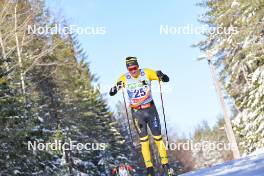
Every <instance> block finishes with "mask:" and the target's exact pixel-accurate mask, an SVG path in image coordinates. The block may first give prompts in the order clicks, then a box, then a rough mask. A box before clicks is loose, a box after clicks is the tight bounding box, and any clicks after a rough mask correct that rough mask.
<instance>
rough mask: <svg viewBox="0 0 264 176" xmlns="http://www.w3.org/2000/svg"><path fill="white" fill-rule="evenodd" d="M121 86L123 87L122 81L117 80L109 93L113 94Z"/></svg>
mask: <svg viewBox="0 0 264 176" xmlns="http://www.w3.org/2000/svg"><path fill="white" fill-rule="evenodd" d="M122 87H124V83H123V82H122V81H119V82H117V84H116V85H115V86H114V87H112V88H111V89H110V92H109V95H110V96H114V95H115V94H116V93H117V91H118V90H120V89H121V88H122Z"/></svg>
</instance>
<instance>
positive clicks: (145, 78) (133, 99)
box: [118, 68, 168, 167]
mask: <svg viewBox="0 0 264 176" xmlns="http://www.w3.org/2000/svg"><path fill="white" fill-rule="evenodd" d="M153 80H159V78H158V75H157V73H156V72H155V71H153V70H151V69H147V68H146V69H139V75H138V77H137V78H134V77H132V76H131V75H130V74H129V73H126V74H123V75H122V76H121V77H120V78H119V79H118V82H119V83H120V82H121V81H122V83H123V84H122V85H123V87H124V88H126V90H127V93H128V97H129V101H130V107H131V111H132V117H133V122H134V125H135V128H136V130H137V132H138V134H139V137H140V143H141V151H142V155H143V158H144V162H145V165H146V167H153V163H152V161H151V153H150V144H149V136H148V133H147V126H149V128H150V130H151V133H152V135H153V138H154V141H155V144H156V146H157V148H158V151H159V156H160V158H161V163H162V164H168V156H167V152H166V147H165V144H164V142H163V140H162V136H161V126H160V119H159V115H158V112H157V109H156V107H155V104H154V102H153V99H152V94H151V81H153Z"/></svg>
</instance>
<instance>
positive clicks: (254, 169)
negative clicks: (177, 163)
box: [181, 152, 264, 176]
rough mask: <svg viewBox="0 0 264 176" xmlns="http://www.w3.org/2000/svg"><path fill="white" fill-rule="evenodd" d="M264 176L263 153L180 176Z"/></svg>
mask: <svg viewBox="0 0 264 176" xmlns="http://www.w3.org/2000/svg"><path fill="white" fill-rule="evenodd" d="M222 175H223V176H264V153H262V152H261V153H258V154H252V155H250V156H247V157H243V158H241V159H238V160H232V161H229V162H226V163H222V164H218V165H215V166H212V167H209V168H204V169H200V170H197V171H192V172H188V173H185V174H182V175H181V176H222Z"/></svg>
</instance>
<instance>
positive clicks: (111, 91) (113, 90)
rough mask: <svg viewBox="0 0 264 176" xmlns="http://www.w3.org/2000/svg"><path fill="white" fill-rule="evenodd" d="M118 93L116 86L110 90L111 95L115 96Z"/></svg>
mask: <svg viewBox="0 0 264 176" xmlns="http://www.w3.org/2000/svg"><path fill="white" fill-rule="evenodd" d="M116 93H117V87H116V86H114V87H112V88H111V89H110V92H109V95H110V96H114V95H115V94H116Z"/></svg>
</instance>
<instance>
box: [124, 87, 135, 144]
mask: <svg viewBox="0 0 264 176" xmlns="http://www.w3.org/2000/svg"><path fill="white" fill-rule="evenodd" d="M122 95H123V100H124V105H125V109H126V117H127V123H128V129H129V134H130V138H131V142H132V146H134V142H133V137H132V133H131V128H130V122H129V116H128V110H127V105H126V98H125V94H124V88H122Z"/></svg>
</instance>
